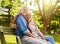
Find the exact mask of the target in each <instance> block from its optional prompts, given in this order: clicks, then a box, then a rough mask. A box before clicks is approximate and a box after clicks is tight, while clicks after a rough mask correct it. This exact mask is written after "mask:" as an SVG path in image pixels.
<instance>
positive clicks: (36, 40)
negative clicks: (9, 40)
mask: <svg viewBox="0 0 60 44" xmlns="http://www.w3.org/2000/svg"><path fill="white" fill-rule="evenodd" d="M13 23H14V24H13V27H14V29H15V33H16V35H17V36H19V37H20V38H21V40H22V42H23V43H24V44H54V40H53V38H52V37H51V36H44V35H43V34H42V33H41V32H40V31H39V29H38V27H37V25H36V22H35V21H32V19H31V15H30V13H28V8H27V7H25V6H23V7H22V8H21V10H20V13H19V14H18V15H16V16H15V17H14V20H13Z"/></svg>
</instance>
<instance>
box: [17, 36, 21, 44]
mask: <svg viewBox="0 0 60 44" xmlns="http://www.w3.org/2000/svg"><path fill="white" fill-rule="evenodd" d="M16 41H17V44H21V40H20V37H19V36H16Z"/></svg>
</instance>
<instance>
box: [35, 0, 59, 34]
mask: <svg viewBox="0 0 60 44" xmlns="http://www.w3.org/2000/svg"><path fill="white" fill-rule="evenodd" d="M41 1H42V9H41V7H40V5H39V0H38V1H37V0H36V3H37V5H38V9H39V11H40V15H41V17H42V19H43V29H42V32H43V34H46V29H47V26H48V25H50V23H51V20H52V18H53V17H54V15H55V13H56V12H57V10H58V9H59V7H58V8H56V6H57V4H58V3H59V1H58V0H55V2H54V3H55V4H54V5H53V4H52V3H53V1H54V0H53V1H52V0H49V3H48V4H49V5H48V4H46V3H45V1H47V0H41Z"/></svg>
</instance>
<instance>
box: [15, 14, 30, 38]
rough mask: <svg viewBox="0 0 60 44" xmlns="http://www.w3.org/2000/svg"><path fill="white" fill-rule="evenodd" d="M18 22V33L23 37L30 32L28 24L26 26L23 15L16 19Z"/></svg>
mask: <svg viewBox="0 0 60 44" xmlns="http://www.w3.org/2000/svg"><path fill="white" fill-rule="evenodd" d="M16 24H17V26H18V28H17V29H16V34H17V35H18V36H20V37H21V38H22V37H23V36H24V35H26V34H27V33H29V31H28V29H27V26H26V20H25V18H24V17H23V16H22V15H19V16H18V17H17V19H16Z"/></svg>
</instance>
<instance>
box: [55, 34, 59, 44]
mask: <svg viewBox="0 0 60 44" xmlns="http://www.w3.org/2000/svg"><path fill="white" fill-rule="evenodd" d="M54 39H55V43H56V44H60V34H59V35H54Z"/></svg>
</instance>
